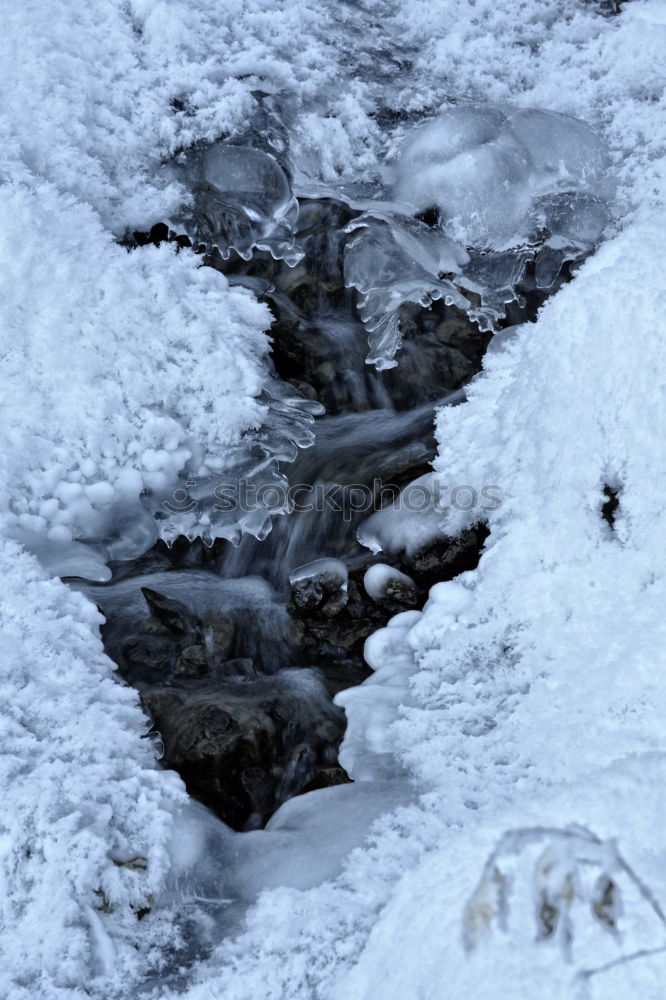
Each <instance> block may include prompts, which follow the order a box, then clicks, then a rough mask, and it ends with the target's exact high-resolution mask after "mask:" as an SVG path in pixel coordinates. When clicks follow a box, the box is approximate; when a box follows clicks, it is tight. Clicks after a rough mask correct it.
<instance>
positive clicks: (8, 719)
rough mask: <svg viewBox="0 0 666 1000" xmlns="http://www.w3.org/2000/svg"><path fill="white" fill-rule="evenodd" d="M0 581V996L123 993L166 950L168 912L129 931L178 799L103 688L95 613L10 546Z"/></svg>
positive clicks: (165, 862)
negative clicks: (113, 990)
mask: <svg viewBox="0 0 666 1000" xmlns="http://www.w3.org/2000/svg"><path fill="white" fill-rule="evenodd" d="M0 567H1V570H2V580H3V587H2V593H1V594H0V623H1V625H2V629H1V632H0V672H1V681H0V685H1V692H2V695H1V697H2V705H3V714H2V720H1V722H0V729H1V732H2V757H1V758H0V771H1V773H2V787H3V789H4V792H3V808H2V814H1V815H0V859H1V860H0V879H1V883H2V891H1V892H0V926H1V929H2V942H3V947H2V953H3V962H2V971H1V972H0V993H2V995H3V996H5V997H8V998H9V997H11V998H12V1000H13V998H15V997H16V998H18V997H25V998H28V997H34V996H36V995H39V996H43V997H47V998H51V997H55V996H59V997H73V996H79V995H81V994H80V991H81V990H82V988H83V987H84V984H85V985H86V986H89V987H90V988H93V989H96V990H97V989H103V988H108V987H110V986H113V985H114V984H115V985H116V986H118V984H119V983H121V982H122V983H124V984H125V985H126V986H129V984H130V983H132V982H136V981H137V979H138V977H139V976H140V975H142V974H144V973H145V968H146V965H147V964H150V962H151V961H155V960H159V951H158V949H159V948H161V947H163V946H164V944H165V943H166V941H168V940H171V939H172V937H173V928H172V926H171V919H167V918H168V917H172V915H169V914H168V913H167V912H166V911H165V912H164V913H163V914H162V915H161V916H160V917H154V916H152V915H148V916H146V917H144V919H143V920H142V922H141V924H139V922H138V919H139V915H140V914H141V912H142V911H146V910H149V909H150V906H151V900H152V897H153V896H154V895H155V894H156V893H157V892H158V890H159V889H160V888H161V886H162V884H163V881H164V878H165V875H166V872H167V870H168V866H169V858H168V854H167V842H168V839H169V836H170V833H171V824H172V817H173V813H174V812H175V811H176V810H177V809H178V808H179V807H180V806H181V805H182V803H183V802H184V800H185V798H186V796H185V792H184V789H183V786H182V784H181V782H180V779H179V778H178V777H177V776H176V775H175V774H173V773H172V772H160V771H158V770H157V768H156V764H155V761H154V755H153V751H152V748H151V746H150V744H149V742H148V741H145V740H144V741H142V740H141V737H142V736H143V735H144V734H145V732H146V731H147V721H146V719H145V717H144V715H143V712H142V711H141V709H140V707H139V701H138V696H137V694H136V692H134V691H132V690H131V689H130V688H128V687H126V686H125V685H123V684H121V683H119V682H118V681H117V680H116V679H115V678H114V677H113V675H112V671H113V669H114V667H113V664H112V663H111V661H110V660H109V659H108V658H107V657H106V656H105V655H104V654H103V652H102V645H101V641H100V639H99V637H98V636H96V635H95V632H96V626H97V625H98V624H99V621H100V615H99V613H98V612H97V610H96V609H95V607H94V605H92V604H90V603H89V602H88V601H86V600H85V599H84V598H83V597H81V596H80V595H78V594H74V593H72V592H71V591H70V590H69V588H68V587H66V586H65V585H64V584H62V583H60V581H55V580H48V579H47V578H46V577H45V575H44V573H43V572H42V571H41V570H40V569H39V567H38V566H37V564H36V562H35V560H34V559H33V557H31V556H29V555H27V554H25V553H23V552H21V551H20V549H19V547H18V546H17V545H15V544H13V543H8V542H6V541H3V542H2V543H0ZM139 928H140V930H141V933H139Z"/></svg>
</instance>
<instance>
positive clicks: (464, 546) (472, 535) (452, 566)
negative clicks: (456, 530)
mask: <svg viewBox="0 0 666 1000" xmlns="http://www.w3.org/2000/svg"><path fill="white" fill-rule="evenodd" d="M489 534H490V532H489V531H488V528H487V527H486V526H485V525H484V524H477V525H474V527H472V528H468V529H467V531H464V532H462V534H461V535H458V536H457V537H456V538H438V539H436V540H435V541H434V542H431V543H430V544H429V545H425V546H424V547H423V548H421V549H419V550H418V551H417V552H415V553H414V554H413V555H407V554H406V553H405V554H403V555H402V556H400V561H401V563H402V565H403V566H404V567H405V568H406V569H407V570H408V571H409V572H411V573H412V575H413V576H415V577H416V579H417V583H418V584H419V586H421V587H430V586H432V585H433V584H434V583H437V582H439V581H440V580H452V579H453V577H454V576H458V575H459V574H460V573H465V572H466V571H467V570H470V569H476V567H477V566H478V564H479V559H480V558H481V552H482V551H483V546H484V544H485V542H486V539H487V538H488V535H489Z"/></svg>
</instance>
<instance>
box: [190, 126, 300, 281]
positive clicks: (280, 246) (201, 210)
mask: <svg viewBox="0 0 666 1000" xmlns="http://www.w3.org/2000/svg"><path fill="white" fill-rule="evenodd" d="M199 155H200V167H199V169H198V170H196V168H195V171H196V172H195V178H196V180H195V190H196V202H195V215H194V220H193V222H194V229H193V232H192V236H193V238H194V240H195V241H196V242H198V243H203V244H205V245H206V247H208V248H209V249H212V248H213V247H215V248H216V249H217V250H218V251H219V252H220V254H221V255H222V257H223V258H224V259H227V258H228V257H229V254H230V252H231V251H232V250H235V251H236V253H237V254H239V256H240V257H243V258H244V259H245V260H249V259H250V258H251V256H252V251H253V250H254V249H255V248H257V249H259V250H267V251H269V252H270V253H271V254H272V255H273V257H275V259H276V260H286V261H287V263H288V264H290V265H294V264H296V263H298V261H299V260H300V259H301V258H302V256H303V255H302V253H301V251H300V250H299V249H298V248H297V247H296V246H295V244H294V238H293V234H292V230H293V227H294V224H295V222H296V220H297V218H298V202H297V201H296V199H295V198H294V196H293V194H292V192H291V188H290V185H289V181H288V179H287V176H286V174H285V172H284V170H282V168H281V167H280V165H279V164H278V162H277V161H276V160H275V159H274V158H273V156H271V155H270V154H269V153H266V152H263V151H262V150H260V149H253V148H252V147H251V146H236V145H232V144H230V143H223V142H218V143H215V144H214V145H212V146H210V147H209V148H208V149H206V150H205V151H204V152H203V153H202V154H199ZM195 162H196V161H195Z"/></svg>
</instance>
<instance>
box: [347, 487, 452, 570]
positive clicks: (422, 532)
mask: <svg viewBox="0 0 666 1000" xmlns="http://www.w3.org/2000/svg"><path fill="white" fill-rule="evenodd" d="M438 496H439V492H438V476H437V475H436V473H433V472H427V473H426V474H425V475H424V476H419V478H418V479H415V480H414V481H413V482H412V483H410V484H409V485H408V486H407V487H405V489H403V490H402V491H401V493H400V495H399V496H398V497H397V498H396V499H395V500H394V501H393V503H391V504H390V505H389V506H387V507H383V508H382V509H381V510H377V511H375V512H374V514H371V515H370V517H369V518H367V520H365V521H364V522H363V524H362V525H361V527H360V528H359V529H358V533H357V534H358V540H359V541H360V542H361V544H362V545H365V546H367V547H368V548H369V549H370V550H371V551H372V552H387V553H389V554H390V555H397V554H399V553H407V554H408V555H412V554H413V553H414V552H416V551H418V549H420V548H422V547H423V546H424V545H427V544H428V543H429V542H432V541H434V540H435V539H436V538H440V537H441V536H442V534H443V524H444V512H443V510H442V509H441V507H440V506H438ZM410 508H411V509H410Z"/></svg>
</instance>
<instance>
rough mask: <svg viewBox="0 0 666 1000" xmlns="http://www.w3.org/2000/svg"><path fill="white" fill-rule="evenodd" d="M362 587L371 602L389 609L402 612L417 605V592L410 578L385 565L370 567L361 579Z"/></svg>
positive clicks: (379, 564)
mask: <svg viewBox="0 0 666 1000" xmlns="http://www.w3.org/2000/svg"><path fill="white" fill-rule="evenodd" d="M363 586H364V588H365V591H366V593H367V594H368V596H369V597H371V598H372V600H373V601H378V602H380V603H382V604H385V605H386V606H387V607H389V608H396V609H398V610H403V609H407V608H413V607H415V605H416V604H417V603H418V590H417V587H416V584H415V583H414V581H413V580H412V579H411V577H409V576H407V574H406V573H401V572H400V570H399V569H396V568H395V567H394V566H388V565H386V563H375V564H374V565H373V566H370V568H369V569H368V570H366V573H365V576H364V577H363Z"/></svg>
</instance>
